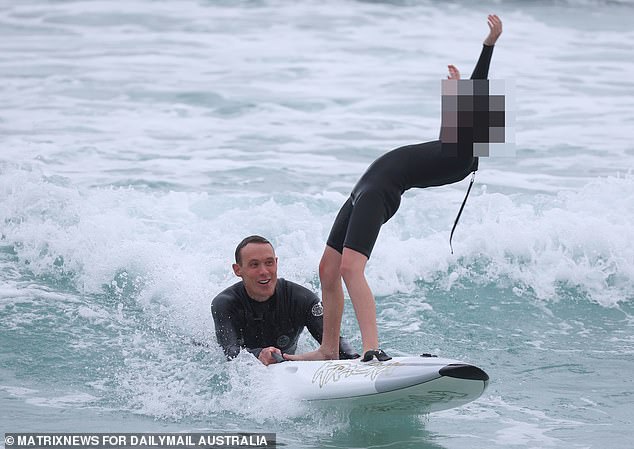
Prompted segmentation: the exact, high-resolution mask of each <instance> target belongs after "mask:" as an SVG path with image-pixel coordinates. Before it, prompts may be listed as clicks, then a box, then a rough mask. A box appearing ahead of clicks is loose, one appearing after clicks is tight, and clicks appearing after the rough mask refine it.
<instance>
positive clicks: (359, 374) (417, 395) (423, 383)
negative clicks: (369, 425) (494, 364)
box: [269, 355, 489, 413]
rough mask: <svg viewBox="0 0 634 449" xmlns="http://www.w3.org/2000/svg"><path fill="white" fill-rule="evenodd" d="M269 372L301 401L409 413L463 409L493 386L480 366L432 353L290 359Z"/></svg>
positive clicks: (270, 366) (273, 366) (275, 365)
mask: <svg viewBox="0 0 634 449" xmlns="http://www.w3.org/2000/svg"><path fill="white" fill-rule="evenodd" d="M269 368H270V369H271V370H273V372H274V378H275V379H276V381H277V382H278V383H279V384H280V386H282V387H283V388H284V389H286V390H287V391H290V392H291V394H293V395H294V396H295V397H297V398H299V399H302V400H308V401H328V402H330V401H335V402H339V403H344V402H345V403H346V404H350V405H352V406H359V407H366V408H369V409H375V410H393V411H400V412H403V413H427V412H435V411H439V410H446V409H449V408H454V407H459V406H461V405H464V404H466V403H468V402H471V401H473V400H475V399H477V398H479V397H480V396H481V395H482V393H483V392H484V390H485V389H486V387H487V385H488V383H489V376H488V375H487V374H486V373H485V372H484V371H483V370H482V369H480V368H478V367H476V366H473V365H470V364H468V363H465V362H462V361H459V360H452V359H445V358H438V357H433V356H429V355H425V356H420V357H394V358H392V360H389V361H386V362H379V361H376V360H374V361H371V362H365V363H364V362H361V361H360V359H356V360H327V361H301V362H291V361H286V362H282V363H277V364H273V365H269Z"/></svg>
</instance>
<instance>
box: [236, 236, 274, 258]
mask: <svg viewBox="0 0 634 449" xmlns="http://www.w3.org/2000/svg"><path fill="white" fill-rule="evenodd" d="M249 243H264V244H267V243H268V244H269V245H271V248H272V247H273V244H272V243H271V242H269V241H268V240H267V239H265V238H264V237H262V236H260V235H250V236H248V237H245V238H244V239H242V241H241V242H240V243H238V246H236V263H237V264H238V265H242V254H241V252H242V248H244V247H245V246H247V245H248V244H249Z"/></svg>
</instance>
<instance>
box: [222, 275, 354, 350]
mask: <svg viewBox="0 0 634 449" xmlns="http://www.w3.org/2000/svg"><path fill="white" fill-rule="evenodd" d="M211 313H212V315H213V318H214V324H215V327H216V338H217V339H218V343H219V344H220V346H222V349H223V350H224V352H225V354H226V356H227V358H229V359H231V358H234V357H236V356H237V355H238V353H239V352H240V349H241V348H245V349H246V350H247V351H249V352H250V353H252V354H253V355H254V356H256V357H258V356H259V355H260V351H262V348H266V347H269V346H275V347H276V348H279V349H280V350H281V351H282V352H284V353H288V354H294V353H295V350H296V348H297V340H298V339H299V336H300V334H301V333H302V331H303V330H304V327H307V328H308V330H309V332H310V333H311V335H312V336H313V337H314V338H315V340H317V341H318V342H319V343H321V338H322V334H323V308H322V306H321V303H320V301H319V298H318V297H317V295H315V294H314V293H313V292H311V291H310V290H308V289H307V288H304V287H302V286H301V285H298V284H296V283H294V282H291V281H287V280H285V279H281V278H280V279H278V280H277V285H276V286H275V293H274V294H273V296H271V297H270V298H269V299H267V300H266V301H263V302H259V301H255V300H254V299H252V298H251V297H249V295H248V294H247V291H246V288H245V287H244V283H243V282H238V283H236V284H234V285H232V286H231V287H229V288H227V289H225V290H223V291H222V292H221V293H220V294H218V296H216V297H215V298H214V299H213V301H212V303H211ZM339 357H340V358H341V359H351V358H355V357H358V354H355V353H354V350H353V349H352V347H351V346H350V344H349V343H348V342H347V341H346V340H345V339H344V338H340V343H339Z"/></svg>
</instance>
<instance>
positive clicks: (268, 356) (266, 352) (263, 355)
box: [258, 346, 282, 365]
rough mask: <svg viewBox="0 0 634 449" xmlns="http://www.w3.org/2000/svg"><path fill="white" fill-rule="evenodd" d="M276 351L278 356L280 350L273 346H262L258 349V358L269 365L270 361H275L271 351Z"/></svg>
mask: <svg viewBox="0 0 634 449" xmlns="http://www.w3.org/2000/svg"><path fill="white" fill-rule="evenodd" d="M274 352H275V353H277V354H279V355H280V356H281V355H282V351H280V350H279V349H277V348H276V347H275V346H269V347H268V348H263V349H262V350H261V351H260V355H259V356H258V360H259V361H260V362H262V363H263V364H265V365H270V364H272V363H277V360H275V359H274V358H273V353H274Z"/></svg>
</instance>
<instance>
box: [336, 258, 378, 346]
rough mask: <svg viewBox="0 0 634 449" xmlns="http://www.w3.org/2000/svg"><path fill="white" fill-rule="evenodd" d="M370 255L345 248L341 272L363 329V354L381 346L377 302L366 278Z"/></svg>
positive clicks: (360, 326) (360, 327)
mask: <svg viewBox="0 0 634 449" xmlns="http://www.w3.org/2000/svg"><path fill="white" fill-rule="evenodd" d="M367 262H368V257H367V256H366V255H364V254H362V253H360V252H358V251H355V250H353V249H351V248H344V249H343V256H342V257H341V274H342V276H343V280H344V282H345V283H346V288H347V289H348V294H349V295H350V299H351V300H352V305H353V307H354V312H355V314H356V316H357V321H358V322H359V329H360V330H361V340H362V342H363V354H365V353H366V352H367V351H370V350H376V349H378V348H379V334H378V330H377V326H376V304H375V301H374V295H373V294H372V290H370V286H369V285H368V281H367V280H366V278H365V266H366V264H367Z"/></svg>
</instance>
